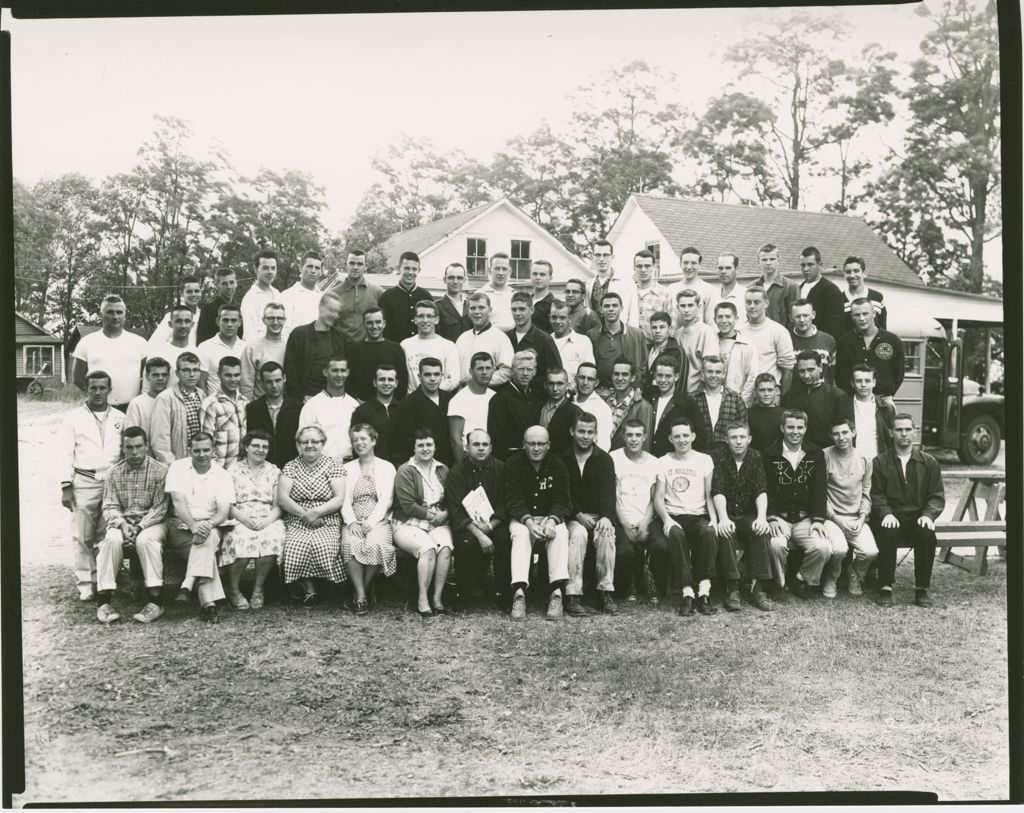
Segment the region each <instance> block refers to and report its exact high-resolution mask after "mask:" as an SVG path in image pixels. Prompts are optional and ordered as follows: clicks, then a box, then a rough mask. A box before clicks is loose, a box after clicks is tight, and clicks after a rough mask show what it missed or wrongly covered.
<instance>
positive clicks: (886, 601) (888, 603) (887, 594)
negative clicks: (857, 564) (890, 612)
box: [875, 590, 896, 607]
mask: <svg viewBox="0 0 1024 813" xmlns="http://www.w3.org/2000/svg"><path fill="white" fill-rule="evenodd" d="M875 604H877V605H878V606H879V607H894V606H895V605H896V602H895V601H893V600H892V590H879V591H878V595H877V596H875Z"/></svg>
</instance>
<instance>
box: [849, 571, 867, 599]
mask: <svg viewBox="0 0 1024 813" xmlns="http://www.w3.org/2000/svg"><path fill="white" fill-rule="evenodd" d="M846 589H847V590H848V591H849V593H850V595H851V596H863V595H864V585H862V584H861V582H860V576H858V575H857V574H856V573H855V572H854V570H853V568H852V567H851V568H850V581H849V584H848V585H847V588H846Z"/></svg>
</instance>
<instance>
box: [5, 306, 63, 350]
mask: <svg viewBox="0 0 1024 813" xmlns="http://www.w3.org/2000/svg"><path fill="white" fill-rule="evenodd" d="M14 315H15V317H16V319H15V322H14V340H15V342H16V343H18V344H33V343H38V344H60V343H61V340H60V339H59V338H57V337H56V336H54V335H53V334H52V333H50V331H48V330H47V329H46V328H44V327H40V326H39V325H37V324H36V323H35V322H33V321H32V320H31V319H29V318H28V317H27V316H24V315H22V314H20V313H18V312H15V314H14Z"/></svg>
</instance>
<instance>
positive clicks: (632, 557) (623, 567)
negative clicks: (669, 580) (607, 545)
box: [615, 520, 668, 596]
mask: <svg viewBox="0 0 1024 813" xmlns="http://www.w3.org/2000/svg"><path fill="white" fill-rule="evenodd" d="M654 522H657V520H654ZM652 524H653V523H652ZM649 534H650V531H648V537H647V539H646V540H644V541H641V542H634V541H633V540H631V539H629V537H627V536H626V534H625V532H624V531H623V530H622V526H621V525H619V524H618V523H615V590H616V592H618V593H619V594H620V595H623V596H628V595H630V594H633V595H635V594H636V593H638V592H643V590H644V589H645V587H646V585H647V580H646V579H645V578H644V561H645V559H646V558H647V557H646V555H645V554H646V552H647V551H651V546H650V535H649ZM660 555H661V556H662V557H663V559H664V560H665V561H666V562H667V560H668V547H667V546H666V547H665V548H664V549H663V550H661V551H660ZM651 556H652V557H653V556H655V554H654V552H653V551H651ZM653 570H654V572H657V571H658V570H661V572H662V574H663V575H664V572H665V570H664V568H653ZM663 581H664V579H663Z"/></svg>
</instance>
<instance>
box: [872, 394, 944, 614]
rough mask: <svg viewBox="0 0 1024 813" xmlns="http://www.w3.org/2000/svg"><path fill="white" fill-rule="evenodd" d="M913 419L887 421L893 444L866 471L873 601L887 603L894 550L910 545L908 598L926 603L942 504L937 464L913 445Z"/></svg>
mask: <svg viewBox="0 0 1024 813" xmlns="http://www.w3.org/2000/svg"><path fill="white" fill-rule="evenodd" d="M915 432H916V428H915V426H914V418H913V416H911V415H908V414H906V413H900V414H899V415H897V416H896V418H895V421H894V422H893V448H892V449H888V450H886V451H884V452H882V453H881V454H879V455H878V457H876V458H875V461H874V466H873V467H872V470H871V518H872V523H871V527H872V530H873V531H874V534H875V541H876V542H877V543H878V582H879V584H880V585H881V587H880V589H879V591H878V598H877V599H876V602H877V603H878V604H879V605H880V606H882V607H892V606H893V596H892V592H893V588H894V587H895V585H896V549H897V548H898V547H900V546H901V545H902V546H904V547H907V546H911V547H913V548H914V603H915V604H917V606H919V607H931V606H932V600H931V599H930V598H929V597H928V588H929V587H930V586H931V578H932V566H933V564H934V563H935V547H936V540H935V520H937V519H938V518H939V515H940V514H941V513H942V509H943V508H945V507H946V498H945V493H944V490H943V486H942V472H941V471H940V470H939V464H938V462H937V461H936V460H935V458H934V457H932V456H931V455H930V454H928V453H927V452H923V451H921V450H920V449H915V448H914V434H915Z"/></svg>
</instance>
